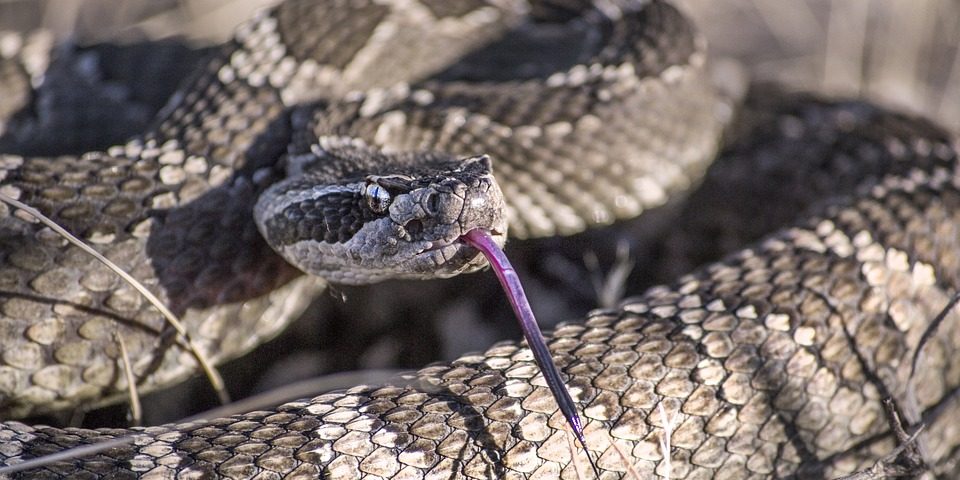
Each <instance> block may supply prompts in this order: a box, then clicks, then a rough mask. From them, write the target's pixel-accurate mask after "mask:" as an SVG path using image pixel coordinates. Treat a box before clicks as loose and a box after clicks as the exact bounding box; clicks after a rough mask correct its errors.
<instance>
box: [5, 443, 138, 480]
mask: <svg viewBox="0 0 960 480" xmlns="http://www.w3.org/2000/svg"><path fill="white" fill-rule="evenodd" d="M135 439H136V437H135V436H133V435H129V436H125V437H117V438H111V439H110V440H104V441H102V442H98V443H94V444H90V445H81V446H79V447H74V448H71V449H68V450H63V451H60V452H57V453H51V454H50V455H45V456H43V457H40V458H31V459H29V460H26V461H24V462H22V463H18V464H16V465H9V466H6V467H0V478H6V475H10V474H13V473H17V472H23V471H26V470H33V469H35V468H42V467H45V466H47V465H52V464H54V463H57V462H65V461H68V460H73V459H75V458H80V457H85V456H88V455H96V454H98V453H102V452H105V451H107V450H110V449H111V448H117V447H122V446H124V445H128V444H131V443H133V441H134V440H135Z"/></svg>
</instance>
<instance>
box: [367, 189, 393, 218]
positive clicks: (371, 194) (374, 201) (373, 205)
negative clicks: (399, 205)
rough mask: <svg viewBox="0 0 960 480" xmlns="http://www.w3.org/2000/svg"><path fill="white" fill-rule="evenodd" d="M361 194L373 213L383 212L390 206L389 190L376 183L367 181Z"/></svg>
mask: <svg viewBox="0 0 960 480" xmlns="http://www.w3.org/2000/svg"><path fill="white" fill-rule="evenodd" d="M363 196H364V197H366V199H367V206H369V207H370V210H373V211H374V212H375V213H383V212H386V211H387V208H388V207H390V201H391V200H392V199H391V198H390V192H388V191H387V189H386V188H384V187H382V186H380V185H379V184H377V183H367V186H366V187H365V188H364V189H363Z"/></svg>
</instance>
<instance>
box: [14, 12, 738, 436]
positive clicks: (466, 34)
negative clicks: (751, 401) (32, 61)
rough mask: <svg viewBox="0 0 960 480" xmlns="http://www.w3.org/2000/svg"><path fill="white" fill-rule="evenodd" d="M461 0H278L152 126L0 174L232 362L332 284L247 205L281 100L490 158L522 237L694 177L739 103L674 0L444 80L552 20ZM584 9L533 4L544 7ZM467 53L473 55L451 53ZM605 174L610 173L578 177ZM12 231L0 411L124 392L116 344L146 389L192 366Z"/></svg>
mask: <svg viewBox="0 0 960 480" xmlns="http://www.w3.org/2000/svg"><path fill="white" fill-rule="evenodd" d="M469 5H472V6H471V7H470V8H467V6H466V5H465V6H464V8H463V9H462V10H463V11H466V12H468V13H463V12H462V11H461V10H460V9H454V10H448V9H446V8H442V7H439V6H437V5H431V4H424V5H422V6H420V7H419V8H414V7H412V6H411V7H400V6H390V5H381V4H378V3H370V2H363V1H361V2H330V3H329V4H326V5H324V7H325V8H317V4H315V3H313V2H302V1H288V2H285V3H283V4H281V5H280V6H279V7H278V8H276V9H274V10H272V11H268V12H265V13H263V14H262V15H260V16H259V17H258V18H256V19H254V20H252V21H250V22H248V23H246V24H244V25H242V26H241V27H239V29H238V31H237V34H236V38H235V39H234V40H233V41H232V42H231V43H228V44H227V45H224V46H222V47H221V48H220V49H219V50H218V51H216V52H214V54H213V55H212V57H211V58H210V59H209V60H208V61H207V62H206V64H205V65H204V67H203V68H202V69H201V70H200V71H198V72H197V73H196V74H195V75H194V76H193V78H192V79H190V80H189V81H187V82H186V83H185V85H184V86H183V87H182V88H181V89H180V90H178V92H177V93H175V94H174V96H173V98H172V100H171V101H170V103H169V104H168V105H167V106H166V107H165V108H164V110H163V111H162V112H161V114H160V116H159V118H158V119H157V120H156V121H155V125H156V126H155V127H154V128H152V129H151V130H149V131H148V132H147V133H146V134H144V135H142V136H141V137H137V138H135V139H134V140H131V141H129V142H128V143H126V144H123V145H119V146H115V147H110V148H108V149H106V151H102V152H91V153H87V154H85V155H82V156H80V157H72V156H60V157H25V156H15V155H4V156H0V176H2V180H0V183H2V187H0V188H3V189H4V190H3V191H4V192H5V193H7V194H9V195H12V196H14V197H18V198H19V199H20V200H22V201H24V202H27V203H29V204H31V205H34V206H36V207H37V208H39V209H40V210H42V211H43V212H44V213H46V214H47V215H49V216H51V217H52V218H53V219H54V220H56V221H57V222H58V223H60V224H61V225H63V226H65V227H66V228H67V229H69V230H70V231H72V232H75V233H76V234H78V235H80V236H81V237H83V238H85V239H86V240H88V241H89V242H90V243H92V244H94V245H96V246H97V247H98V248H99V249H100V250H101V252H102V253H104V254H105V255H106V256H107V257H108V258H111V259H112V260H113V261H115V262H116V263H118V264H119V265H120V266H121V267H123V268H124V269H126V270H127V271H128V272H130V273H131V274H133V275H134V276H136V277H137V278H138V279H140V280H141V281H142V282H143V283H145V284H146V285H147V286H148V287H150V288H153V289H154V291H155V292H156V293H157V294H158V296H160V298H162V299H164V300H165V301H166V302H167V304H168V305H169V306H170V307H171V308H172V309H173V310H174V311H175V312H178V313H180V314H182V316H183V322H184V324H185V325H186V327H187V330H188V332H189V333H190V335H191V337H192V338H193V339H194V341H195V342H196V343H198V344H199V347H200V351H201V352H203V353H204V354H205V355H206V356H207V357H209V358H210V359H211V360H213V361H214V362H217V363H219V362H222V361H224V360H226V359H230V358H233V357H236V356H238V355H240V354H242V353H244V352H246V351H248V350H250V349H251V348H253V347H254V346H255V345H257V344H259V343H262V342H263V341H265V340H267V339H269V338H271V337H272V336H274V335H275V334H276V333H277V332H278V331H280V330H281V329H282V327H284V326H285V325H286V324H287V323H289V321H290V320H291V319H293V318H296V317H297V316H298V315H299V314H300V313H301V312H302V311H303V309H304V308H305V306H306V305H307V302H308V299H309V298H310V297H312V296H315V295H316V294H317V293H318V292H319V291H320V290H321V289H322V288H323V287H324V282H323V281H322V280H320V279H316V278H309V277H305V276H298V272H297V271H296V270H295V269H294V268H292V267H290V266H289V265H288V264H287V263H285V262H284V261H283V260H282V259H281V258H280V257H279V256H277V255H275V254H274V253H273V252H272V251H271V249H270V247H269V246H268V245H267V244H266V242H265V241H264V240H263V239H262V238H261V237H260V235H259V233H258V232H257V230H256V226H255V225H254V223H253V221H252V214H251V211H252V208H253V204H254V203H255V202H256V198H257V196H258V194H259V193H260V192H262V191H263V190H264V189H265V188H266V187H268V186H269V185H270V184H271V183H273V182H275V181H276V180H277V179H278V178H279V177H280V176H281V175H282V170H283V168H282V163H283V162H282V158H283V154H284V153H285V152H286V151H287V150H288V145H290V144H292V138H291V136H296V134H297V132H291V131H290V128H291V125H290V124H291V122H290V119H289V116H288V113H289V110H288V108H287V107H289V106H294V105H301V104H304V103H307V102H311V101H312V102H319V104H321V105H324V104H329V105H330V106H329V107H327V108H325V109H323V110H324V111H325V112H327V115H326V118H327V121H328V122H332V123H331V125H330V129H331V130H332V132H331V133H336V134H347V135H351V136H355V137H357V138H360V139H364V140H366V141H367V142H368V143H369V144H371V145H377V146H382V147H384V148H395V149H400V148H412V149H417V150H423V149H434V150H442V151H447V152H448V153H452V154H467V153H468V151H469V150H472V149H478V150H481V151H484V153H488V154H491V155H493V156H495V157H496V158H497V167H496V171H497V176H498V179H502V180H500V184H501V187H502V189H503V191H504V193H505V195H506V196H507V197H508V198H510V200H509V203H510V204H509V205H508V206H507V217H508V220H509V223H510V232H511V235H513V236H519V237H530V236H544V235H554V234H557V233H573V232H576V231H579V230H582V229H584V228H586V227H587V226H588V225H595V224H606V223H610V222H612V221H613V220H615V219H616V218H622V217H630V216H634V215H636V214H638V213H639V212H640V211H642V210H643V209H645V208H649V207H652V206H656V205H658V204H661V203H663V202H665V201H667V199H668V198H669V197H670V196H671V194H672V193H675V192H680V191H683V190H686V189H687V188H689V185H690V184H691V183H692V182H694V181H695V179H696V178H698V177H700V176H702V171H703V170H704V169H705V168H706V164H707V163H708V160H709V159H710V158H711V156H712V155H713V152H714V150H715V149H716V144H717V140H718V138H719V135H720V130H721V128H722V125H723V121H724V120H725V119H726V118H728V117H729V115H728V114H727V113H728V112H729V108H728V107H729V105H728V103H729V102H728V101H727V100H725V99H723V98H721V97H720V96H719V95H718V94H717V93H716V92H715V91H714V90H713V89H712V88H711V87H710V85H709V83H708V81H707V79H706V75H705V74H704V68H705V67H704V55H703V50H702V49H703V44H702V41H700V40H698V38H697V37H696V35H695V33H694V31H693V29H692V27H691V26H690V25H689V23H687V22H686V21H685V19H684V18H683V17H682V16H681V15H680V14H679V13H678V12H677V11H676V10H674V9H673V8H672V7H670V6H669V5H666V4H663V3H658V2H655V3H652V4H650V5H648V6H646V7H645V8H643V9H639V6H640V4H634V2H625V3H624V5H621V6H620V7H623V11H622V12H620V11H619V10H617V9H614V10H612V12H613V13H612V14H611V15H613V16H612V17H610V18H609V19H608V18H605V17H598V18H597V19H594V20H592V21H591V22H592V23H590V22H586V20H584V21H583V22H581V23H577V24H576V26H574V27H570V28H571V29H572V30H573V35H574V36H575V38H578V39H586V40H584V41H583V42H582V43H584V45H585V48H583V49H581V50H583V51H582V52H581V51H574V52H571V54H570V55H568V56H569V57H570V58H565V59H564V61H563V62H561V63H563V64H562V65H552V64H549V63H548V64H547V65H540V64H538V63H536V62H534V63H530V62H529V61H528V62H521V63H520V67H517V70H518V71H517V72H516V73H517V75H519V77H518V78H519V79H517V80H513V81H507V82H504V81H498V82H492V83H491V82H482V83H477V82H474V83H473V86H472V87H470V86H469V85H468V84H467V83H464V82H462V81H461V82H456V81H452V80H451V79H456V78H463V79H472V80H477V79H478V78H479V79H482V78H487V77H488V76H489V73H488V72H486V71H488V70H490V65H497V64H499V62H502V61H503V60H504V58H503V55H504V54H503V53H501V52H504V51H508V52H510V53H511V55H513V54H516V52H513V51H511V50H509V49H505V48H504V46H503V45H502V44H498V43H497V42H496V41H495V40H496V38H497V36H499V35H503V33H504V31H506V30H507V29H509V28H513V30H511V32H512V33H511V35H514V36H513V37H510V38H511V39H512V40H510V42H514V41H518V39H519V38H526V37H529V40H524V44H529V45H530V50H531V52H529V53H528V54H526V56H524V54H519V55H520V57H521V58H519V59H517V58H514V59H511V60H517V61H520V60H523V58H527V59H528V60H529V59H532V58H537V56H538V54H540V53H543V52H541V51H540V50H542V49H544V48H547V47H546V46H545V45H549V44H550V40H551V39H552V38H553V36H551V35H552V34H550V33H549V32H548V33H542V32H541V29H540V28H537V27H536V25H537V24H535V23H524V22H523V21H522V18H523V15H522V14H523V12H524V11H525V9H526V8H527V7H528V5H526V3H525V2H506V3H503V4H496V5H494V4H491V5H487V4H476V5H473V4H469ZM587 6H589V2H588V4H586V5H576V4H570V5H567V6H558V5H550V4H544V5H539V6H538V8H539V9H541V10H544V12H546V13H543V12H541V13H539V14H540V15H541V16H543V17H547V16H549V15H548V14H549V13H550V12H553V13H554V14H556V15H560V14H568V13H570V11H569V10H567V9H566V8H572V7H577V8H578V9H583V8H584V7H587ZM613 6H615V5H613V4H611V5H608V7H611V8H612V7H613ZM618 8H619V7H618ZM536 12H538V9H534V13H536ZM618 12H619V13H618ZM460 13H463V14H462V15H461V16H453V17H450V16H447V17H444V16H443V15H447V14H450V15H460ZM574 13H575V12H574ZM553 35H555V34H553ZM542 36H546V41H544V40H543V39H540V40H538V39H539V38H540V37H542ZM603 37H608V38H607V39H606V40H609V41H603V40H605V39H604V38H603ZM598 38H599V40H598ZM587 40H589V41H587ZM491 42H492V43H491ZM485 44H490V46H489V47H488V48H480V47H482V46H483V45H485ZM511 44H512V43H511ZM397 45H405V46H406V48H398V47H396V46H397ZM591 47H593V48H597V49H599V52H593V51H591V50H590V48H591ZM478 48H480V49H479V50H477V49H478ZM468 51H476V52H475V53H474V55H476V57H477V59H476V61H474V62H468V63H467V64H466V66H465V67H464V66H462V65H461V67H463V68H459V70H460V71H457V70H458V68H456V67H451V66H450V65H451V64H453V63H455V60H456V59H457V58H459V57H461V56H463V54H464V53H465V52H468ZM652 52H662V53H652ZM26 53H28V52H24V53H17V52H12V53H10V54H8V55H6V57H8V58H9V59H10V60H9V61H7V62H6V63H7V64H16V63H17V61H16V59H17V58H18V57H23V58H25V59H26V58H30V57H28V56H27V55H26ZM547 53H552V54H551V55H547V56H546V57H545V58H554V56H556V53H557V52H551V51H548V52H547ZM581 57H583V58H581ZM585 59H587V60H590V61H591V62H593V63H591V64H590V65H583V64H580V63H578V62H580V61H583V60H585ZM20 63H22V64H23V65H29V63H28V62H26V61H23V62H20ZM458 65H459V64H458ZM22 70H23V71H25V72H26V73H30V71H29V69H27V68H24V69H22ZM441 70H443V71H441ZM495 70H496V71H497V72H498V74H499V75H504V74H505V73H506V72H505V71H504V69H503V68H497V69H495ZM14 71H16V70H14ZM431 74H436V75H435V77H436V78H431V76H430V75H431ZM23 76H24V75H20V77H23ZM421 79H423V80H422V81H420V82H419V83H416V82H418V80H421ZM404 80H405V81H408V82H414V83H412V84H410V86H407V84H404V83H403V81H404ZM398 82H399V83H398ZM381 87H383V88H381ZM351 91H354V92H355V91H365V92H366V93H363V94H359V95H358V94H350V95H347V93H348V92H351ZM507 94H509V95H507ZM489 95H492V97H491V98H500V99H501V102H497V101H491V100H487V99H485V96H489ZM498 95H499V96H498ZM345 96H346V98H345V100H344V98H343V97H345ZM336 100H343V101H341V102H337V101H336ZM408 113H409V115H407V114H408ZM407 117H409V118H407ZM613 125H621V126H620V127H617V128H611V127H612V126H613ZM626 125H630V126H629V128H627V127H626ZM601 127H605V128H601ZM401 134H403V135H401ZM594 140H596V141H594ZM402 142H411V143H406V144H404V143H402ZM641 145H645V146H646V147H645V148H639V146H641ZM291 148H292V147H291ZM664 157H668V158H671V159H672V161H671V163H670V164H669V165H670V166H668V167H667V166H663V165H662V164H660V163H659V162H658V161H657V160H658V159H660V158H664ZM604 159H617V161H611V162H610V165H609V166H606V167H605V166H604V165H602V164H598V163H597V162H602V161H604ZM626 159H630V160H631V161H629V162H627V161H623V160H626ZM580 162H592V164H595V165H596V168H589V169H583V168H580ZM585 174H586V175H585ZM507 179H509V180H507ZM602 179H607V181H606V183H607V184H608V185H609V188H605V189H602V190H597V191H591V190H588V189H587V188H586V185H589V184H591V183H592V182H595V181H599V180H602ZM577 185H579V186H577ZM0 230H2V232H3V235H2V238H0V251H2V252H4V257H3V264H2V272H3V273H2V274H0V277H2V278H3V282H2V284H3V290H4V291H6V292H9V293H10V295H8V296H7V297H5V298H4V299H3V304H2V305H0V312H2V314H3V315H4V317H3V320H2V324H3V325H4V328H5V329H6V330H7V331H9V332H11V333H10V334H9V335H8V336H7V337H6V340H8V341H6V342H4V345H3V347H2V351H0V358H2V359H3V365H2V366H0V410H2V411H3V412H4V414H5V416H7V417H16V416H24V415H27V414H31V413H38V412H44V411H50V410H55V409H60V408H65V407H68V406H74V405H78V404H80V405H85V406H91V405H96V404H102V403H104V402H109V401H115V400H116V399H118V398H122V397H123V396H124V395H125V392H126V382H125V379H124V376H123V375H122V371H121V370H120V368H121V364H120V361H119V352H120V349H119V346H118V342H119V341H120V340H122V341H123V342H124V343H125V344H126V347H127V349H128V350H129V351H130V352H131V353H130V361H131V363H132V364H133V370H134V372H135V374H136V377H137V378H138V384H139V385H140V386H141V390H142V391H149V390H152V389H155V388H157V387H158V386H161V385H165V384H169V383H170V382H172V381H176V380H178V379H182V378H183V377H185V376H187V375H189V374H191V373H194V372H195V371H196V362H195V360H194V359H193V358H192V355H191V354H190V353H188V352H186V351H185V350H184V349H183V348H182V347H181V345H180V342H178V341H177V339H176V338H175V335H172V334H171V331H170V329H169V328H168V327H167V326H165V324H164V322H163V320H162V319H161V317H160V316H159V315H157V314H155V313H154V312H153V310H152V307H150V306H148V305H147V304H146V303H145V302H144V301H143V300H142V299H141V298H140V297H139V296H138V295H137V294H136V293H134V291H133V290H131V289H129V288H127V287H125V286H123V285H121V283H120V281H119V279H118V278H116V277H115V276H114V275H112V274H111V273H109V272H108V271H107V270H106V269H105V268H103V267H101V266H98V265H92V264H91V263H92V262H91V261H90V260H89V259H88V258H87V257H86V256H85V255H84V254H83V253H81V252H80V251H79V250H78V249H75V248H73V247H67V246H65V245H64V244H63V242H62V240H61V239H59V238H57V237H56V236H54V235H52V232H51V231H49V230H48V229H45V228H42V227H39V226H37V225H35V224H31V223H29V222H24V219H23V218H21V216H16V215H9V214H6V215H4V217H3V218H2V219H0ZM38 319H40V320H39V321H38Z"/></svg>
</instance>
